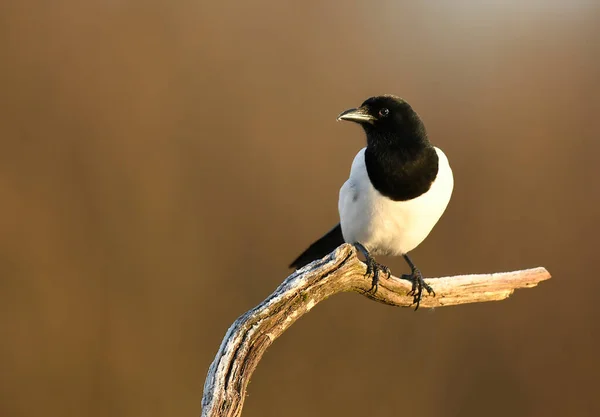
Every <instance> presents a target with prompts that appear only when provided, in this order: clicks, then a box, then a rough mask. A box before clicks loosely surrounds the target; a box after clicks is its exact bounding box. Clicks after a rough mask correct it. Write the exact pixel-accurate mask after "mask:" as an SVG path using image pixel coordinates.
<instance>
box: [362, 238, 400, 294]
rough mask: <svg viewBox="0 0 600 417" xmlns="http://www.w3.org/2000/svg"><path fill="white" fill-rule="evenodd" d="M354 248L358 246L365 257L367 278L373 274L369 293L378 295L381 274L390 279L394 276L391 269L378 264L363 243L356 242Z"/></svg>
mask: <svg viewBox="0 0 600 417" xmlns="http://www.w3.org/2000/svg"><path fill="white" fill-rule="evenodd" d="M354 246H356V248H357V249H358V251H359V252H360V253H362V254H363V255H364V256H365V259H366V264H367V272H366V273H365V276H368V275H371V273H373V282H372V284H371V288H370V289H369V291H373V293H376V292H377V289H378V288H379V272H383V273H384V274H387V277H388V278H389V277H390V276H392V273H391V272H390V268H388V267H387V266H385V265H382V264H380V263H379V262H377V261H376V260H375V259H374V258H373V257H372V256H371V254H370V253H369V251H368V250H367V248H365V247H364V246H363V245H362V244H361V243H359V242H355V243H354Z"/></svg>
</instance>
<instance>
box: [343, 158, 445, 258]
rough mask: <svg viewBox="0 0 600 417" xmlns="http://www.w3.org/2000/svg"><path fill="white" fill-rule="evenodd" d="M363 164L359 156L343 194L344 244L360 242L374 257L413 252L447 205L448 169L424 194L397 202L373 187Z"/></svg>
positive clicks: (442, 170)
mask: <svg viewBox="0 0 600 417" xmlns="http://www.w3.org/2000/svg"><path fill="white" fill-rule="evenodd" d="M363 161H364V159H363V158H362V155H361V153H359V155H357V158H356V159H355V161H354V163H353V166H352V170H351V174H350V178H349V179H348V181H346V183H345V184H344V185H343V186H342V188H341V190H340V198H339V203H338V209H339V214H340V223H341V227H342V233H343V235H344V240H345V241H346V242H349V243H354V242H360V243H362V244H363V245H364V246H365V247H367V249H369V250H370V251H372V252H373V253H374V254H384V255H400V254H404V253H407V252H409V251H411V250H413V249H414V248H415V247H417V246H418V245H419V244H420V243H421V242H422V241H423V240H424V239H425V238H426V237H427V235H428V234H429V232H430V231H431V230H432V228H433V226H434V225H435V223H436V222H437V221H438V219H439V218H440V216H441V215H442V213H443V211H444V209H445V208H446V205H447V204H448V201H449V199H450V194H451V192H452V185H453V180H452V174H451V171H450V169H449V167H448V166H447V164H446V163H444V164H442V165H441V170H440V174H441V175H439V176H438V178H437V179H436V181H435V182H434V183H433V184H432V185H431V188H430V189H429V190H428V191H427V192H425V193H424V194H422V195H420V196H418V197H416V198H414V199H411V200H407V201H394V200H391V199H390V198H388V197H385V196H383V195H382V194H381V193H380V192H379V191H377V190H376V189H375V188H374V187H373V185H372V183H371V181H370V180H369V177H368V174H367V172H366V169H365V168H364V162H363ZM444 162H445V160H444Z"/></svg>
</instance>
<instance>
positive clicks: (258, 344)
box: [202, 244, 550, 417]
mask: <svg viewBox="0 0 600 417" xmlns="http://www.w3.org/2000/svg"><path fill="white" fill-rule="evenodd" d="M364 273H365V264H364V263H362V262H361V261H360V260H359V259H358V258H357V257H356V251H355V250H354V248H353V247H352V246H351V245H347V244H344V245H342V246H340V247H339V248H338V249H337V250H336V251H335V252H333V253H332V254H330V255H329V256H326V257H325V258H323V259H322V260H320V261H317V262H313V263H312V264H309V265H307V266H305V267H304V268H301V269H299V270H298V271H296V272H294V273H293V274H292V275H290V276H289V277H288V278H287V279H286V280H285V281H283V283H282V284H281V285H280V286H279V287H278V288H277V289H276V290H275V292H273V294H271V295H270V296H269V297H268V298H267V299H266V300H265V301H263V302H262V303H261V304H259V305H258V306H256V307H255V308H253V309H252V310H250V311H248V312H246V313H244V314H243V315H242V316H240V317H239V318H238V319H237V320H236V321H235V322H234V323H233V324H232V325H231V327H230V328H229V330H228V331H227V334H226V335H225V338H224V339H223V342H222V343H221V347H220V348H219V351H218V352H217V355H216V357H215V359H214V361H213V363H212V364H211V366H210V368H209V370H208V376H207V377H206V382H205V384H204V395H203V397H202V417H238V416H240V415H241V413H242V407H243V405H244V397H245V395H246V387H247V385H248V381H249V379H250V376H251V375H252V372H253V371H254V369H255V368H256V366H257V365H258V362H259V361H260V358H261V357H262V355H263V353H264V352H265V350H266V349H267V348H268V347H269V346H270V345H271V343H273V341H274V340H275V339H277V338H278V337H279V336H280V335H281V334H282V333H283V332H284V331H285V330H286V329H287V328H288V327H290V326H291V325H292V324H293V323H294V322H295V321H296V320H298V319H299V318H300V317H302V315H303V314H305V313H307V312H308V311H310V310H311V309H312V308H313V307H314V306H315V305H317V304H318V303H319V302H321V301H322V300H324V299H326V298H327V297H329V296H331V295H333V294H336V293H339V292H349V291H352V292H358V293H360V294H363V295H365V296H366V297H369V298H371V299H373V300H376V301H379V302H382V303H385V304H389V305H393V306H403V307H408V306H410V305H411V303H412V301H413V297H412V296H407V295H406V293H407V292H408V291H410V289H411V284H410V283H409V282H408V281H406V280H402V279H399V278H396V277H391V278H389V279H387V278H382V279H381V281H380V283H379V289H378V291H377V293H376V294H373V293H371V292H368V290H369V289H370V288H371V279H370V278H366V277H365V276H364ZM549 278H550V274H549V273H548V271H547V270H546V269H544V268H533V269H527V270H522V271H514V272H503V273H495V274H481V275H458V276H453V277H444V278H432V279H426V281H427V283H429V284H430V285H431V286H432V287H433V288H434V290H435V292H436V296H435V297H432V296H426V295H424V298H423V299H422V301H421V306H420V308H428V307H429V308H431V307H443V306H449V305H456V304H466V303H477V302H483V301H496V300H503V299H505V298H507V297H509V296H510V295H511V294H512V293H513V291H514V290H515V289H518V288H530V287H535V286H536V285H537V284H538V283H540V282H541V281H544V280H547V279H549Z"/></svg>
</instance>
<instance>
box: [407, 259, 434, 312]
mask: <svg viewBox="0 0 600 417" xmlns="http://www.w3.org/2000/svg"><path fill="white" fill-rule="evenodd" d="M402 279H406V280H409V281H410V282H412V289H411V290H410V291H409V292H408V293H407V294H406V295H412V296H413V304H416V306H415V311H417V310H418V309H419V305H420V304H421V298H423V289H425V290H426V291H427V294H433V296H434V297H435V291H433V288H431V286H430V285H429V284H427V283H426V282H425V281H424V280H423V275H422V274H421V271H419V270H418V269H417V268H414V269H413V270H412V271H411V273H410V274H403V275H402Z"/></svg>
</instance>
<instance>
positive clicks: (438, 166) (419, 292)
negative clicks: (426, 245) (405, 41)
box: [290, 94, 454, 310]
mask: <svg viewBox="0 0 600 417" xmlns="http://www.w3.org/2000/svg"><path fill="white" fill-rule="evenodd" d="M337 120H338V121H349V122H354V123H357V124H359V125H360V126H362V128H363V130H364V132H365V134H366V146H365V147H364V148H362V149H361V150H359V151H358V153H357V154H356V156H355V157H354V160H353V162H352V166H351V169H350V176H349V178H348V180H347V181H346V182H345V183H344V184H343V185H342V187H341V188H340V192H339V199H338V212H339V218H340V221H339V223H338V224H337V225H336V226H335V227H333V228H332V229H331V230H330V231H329V232H327V233H326V234H325V235H324V236H323V237H321V238H320V239H318V240H317V241H315V242H314V243H313V244H311V245H310V246H309V247H308V249H306V250H305V251H304V252H303V253H302V254H300V256H298V257H297V258H296V259H295V260H294V261H293V262H292V263H291V264H290V267H291V268H296V269H299V268H301V267H303V266H305V265H307V264H308V263H310V262H312V261H315V260H317V259H321V258H322V257H324V256H325V255H327V254H329V253H330V252H332V251H333V250H334V249H336V248H337V247H338V246H340V245H341V244H343V243H349V244H351V245H354V246H355V247H356V249H357V250H358V251H359V252H360V253H362V255H363V256H364V257H365V260H366V261H365V263H366V265H367V270H366V273H365V276H371V275H372V285H371V289H370V291H374V292H375V293H376V292H377V289H378V284H379V276H380V275H382V276H383V275H384V274H385V275H387V278H389V277H390V276H391V272H390V269H389V268H388V267H387V266H385V265H382V264H380V263H379V262H377V261H376V260H375V258H374V256H378V255H388V256H402V257H403V258H404V260H405V261H406V263H407V264H408V266H409V267H410V270H411V272H410V274H403V275H402V276H401V278H403V279H406V280H409V281H410V282H411V283H412V289H411V291H410V292H409V293H408V295H411V296H413V305H415V306H416V307H415V310H417V309H418V308H419V305H420V302H421V299H422V297H423V290H426V291H427V293H428V294H433V296H435V291H434V290H433V288H431V286H430V285H428V284H427V283H426V282H425V281H424V280H423V275H422V273H421V271H420V270H419V268H417V267H416V266H415V264H414V262H413V261H412V259H411V258H410V257H409V255H408V253H409V252H410V251H412V250H413V249H415V248H416V247H417V246H419V244H421V242H423V240H425V238H426V237H427V236H428V235H429V233H430V232H431V230H432V229H433V227H434V226H435V225H436V223H437V222H438V220H439V219H440V217H441V216H442V214H443V213H444V211H445V210H446V207H447V206H448V203H449V202H450V198H451V196H452V191H453V189H454V176H453V173H452V169H451V168H450V164H449V162H448V158H447V157H446V155H445V154H444V152H443V151H442V150H441V149H440V148H438V147H436V146H433V145H432V144H431V142H430V141H429V138H428V135H427V131H426V129H425V125H424V123H423V121H422V120H421V117H420V116H419V115H418V114H417V112H416V111H415V110H413V108H412V107H411V105H410V104H408V102H406V101H405V100H404V99H402V98H400V97H398V96H395V95H391V94H386V95H381V96H374V97H370V98H368V99H367V100H365V101H364V102H363V103H362V104H361V105H360V106H359V107H357V108H351V109H348V110H345V111H343V112H342V113H340V114H339V116H338V117H337Z"/></svg>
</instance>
